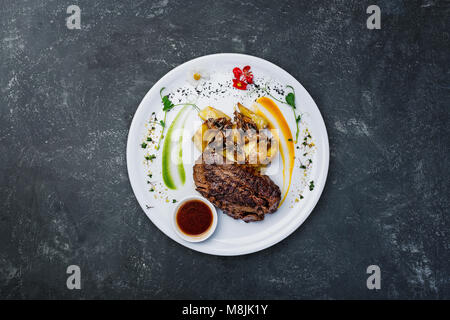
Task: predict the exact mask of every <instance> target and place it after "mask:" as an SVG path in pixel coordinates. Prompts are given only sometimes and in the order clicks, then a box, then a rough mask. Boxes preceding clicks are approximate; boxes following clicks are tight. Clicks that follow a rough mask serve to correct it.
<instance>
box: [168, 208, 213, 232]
mask: <svg viewBox="0 0 450 320" xmlns="http://www.w3.org/2000/svg"><path fill="white" fill-rule="evenodd" d="M176 221H177V225H178V227H179V228H180V230H181V231H182V232H183V233H185V234H188V235H191V236H197V235H200V234H202V233H204V232H205V231H207V230H208V229H209V228H210V227H211V225H212V222H213V214H212V211H211V209H210V208H209V206H208V205H207V204H206V203H204V202H203V201H200V200H189V201H187V202H185V203H183V204H182V205H181V206H180V208H178V211H177V215H176Z"/></svg>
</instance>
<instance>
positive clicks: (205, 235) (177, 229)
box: [172, 196, 217, 242]
mask: <svg viewBox="0 0 450 320" xmlns="http://www.w3.org/2000/svg"><path fill="white" fill-rule="evenodd" d="M191 200H199V201H201V202H203V203H204V204H206V205H207V206H208V207H209V208H210V209H211V212H212V216H213V217H212V223H211V226H210V227H209V229H208V230H206V231H205V232H203V233H201V234H199V235H189V234H186V233H184V232H183V231H181V229H180V227H179V226H178V223H177V212H178V209H180V207H181V206H182V205H183V204H184V203H186V202H188V201H191ZM172 227H173V229H174V230H175V233H176V234H177V235H178V236H179V237H180V238H181V239H183V240H186V241H189V242H200V241H205V240H206V239H208V238H209V237H210V236H211V235H212V234H213V233H214V231H215V230H216V227H217V211H216V208H215V207H214V205H213V204H212V203H211V202H209V201H208V200H207V199H205V198H203V197H200V196H189V197H186V198H184V199H183V200H181V201H180V202H178V205H177V206H176V207H175V210H174V211H173V214H172Z"/></svg>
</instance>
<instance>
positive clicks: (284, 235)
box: [126, 53, 330, 256]
mask: <svg viewBox="0 0 450 320" xmlns="http://www.w3.org/2000/svg"><path fill="white" fill-rule="evenodd" d="M215 57H218V58H220V57H231V58H233V57H235V58H237V59H239V58H244V59H253V60H259V61H260V62H262V63H265V64H269V65H270V66H271V67H273V68H275V69H278V70H279V71H282V72H285V73H286V74H287V75H288V76H289V77H291V78H292V79H293V80H294V81H295V82H296V84H298V85H299V86H300V87H301V88H303V90H305V92H306V93H307V94H308V95H309V97H310V98H311V100H312V101H313V103H314V105H315V106H316V109H317V112H318V115H319V117H320V120H321V121H320V122H321V125H322V127H323V128H322V129H323V135H322V139H323V141H322V142H323V147H324V150H323V152H324V154H323V157H324V159H323V160H324V166H323V168H321V169H320V170H321V171H322V172H324V174H322V175H320V176H319V178H320V181H318V182H319V183H316V186H317V185H318V186H319V188H318V189H316V190H315V191H316V192H315V193H316V195H315V197H314V199H312V200H313V201H312V202H311V204H310V206H309V208H308V209H307V211H305V214H303V215H302V218H301V219H299V220H298V221H296V223H293V224H290V225H289V228H287V229H285V231H284V232H283V233H279V234H278V236H275V238H273V237H270V238H269V241H264V242H263V244H262V245H253V246H246V247H244V248H243V250H242V249H241V250H239V249H238V250H235V251H232V252H230V251H225V252H223V251H219V250H214V249H211V248H210V247H208V248H204V247H202V246H195V244H194V245H192V244H191V243H186V242H183V241H182V239H178V238H177V236H176V235H175V237H172V236H171V235H169V234H167V233H166V232H165V231H164V230H163V229H162V228H161V227H160V226H159V225H158V224H157V223H156V222H155V221H154V219H152V218H151V217H150V215H149V214H147V212H146V211H145V209H144V207H145V206H144V204H143V203H141V200H140V199H139V198H138V196H137V194H138V192H137V191H136V189H137V185H135V184H133V181H132V179H131V177H132V174H131V164H130V163H131V158H132V156H131V155H132V151H131V149H132V146H134V143H133V141H131V140H132V139H133V137H132V131H133V128H135V127H136V126H137V124H136V123H137V122H138V119H137V115H139V114H140V113H142V112H143V109H144V107H145V106H144V101H146V100H147V99H148V97H149V96H150V95H151V94H153V92H154V91H155V90H158V89H157V88H158V85H160V86H161V83H163V82H164V80H165V79H166V78H169V77H170V76H171V75H172V74H173V73H175V72H177V70H178V69H181V68H182V66H184V65H186V64H193V63H195V61H198V60H202V59H211V58H215ZM126 161H127V173H128V180H129V182H130V185H131V189H132V190H133V193H134V197H135V198H136V200H137V202H138V203H139V206H140V207H141V209H142V211H143V212H144V214H145V215H146V216H147V218H148V219H149V220H150V221H151V222H152V223H153V224H154V225H155V227H156V228H157V229H159V231H160V232H162V233H163V234H164V235H165V236H167V237H169V238H170V239H172V240H174V241H176V242H177V243H179V244H180V245H182V246H184V247H186V248H189V249H191V250H194V251H197V252H202V253H205V254H209V255H217V256H240V255H246V254H250V253H255V252H258V251H261V250H264V249H267V248H269V247H271V246H273V245H275V244H277V243H279V242H281V241H282V240H284V239H286V238H287V237H289V236H290V235H291V234H292V233H293V232H294V231H295V230H297V229H298V228H299V227H300V226H301V225H302V224H303V223H304V222H305V220H306V219H307V218H308V217H309V216H310V214H311V212H312V211H313V210H314V208H315V207H316V205H317V203H318V202H319V200H320V198H321V196H322V193H323V190H324V188H325V183H326V181H327V177H328V170H329V164H330V147H329V138H328V132H327V128H326V125H325V121H324V119H323V116H322V113H321V112H320V109H319V107H318V106H317V104H316V102H315V101H314V99H313V98H312V96H311V94H310V93H309V92H308V90H306V88H305V87H303V85H302V84H301V83H300V82H299V81H298V80H297V79H296V78H295V77H294V76H292V75H291V74H290V73H289V72H287V71H286V70H284V69H283V68H281V67H279V66H277V65H276V64H274V63H272V62H270V61H268V60H266V59H263V58H260V57H256V56H253V55H248V54H243V53H214V54H208V55H204V56H200V57H196V58H194V59H191V60H188V61H185V62H183V63H181V64H179V65H178V66H176V67H174V68H172V69H171V70H170V71H169V72H167V73H166V74H164V75H163V76H162V77H161V78H159V80H158V81H156V82H155V83H154V84H153V86H152V87H151V88H150V89H149V90H148V91H147V93H146V94H145V95H144V97H143V98H142V100H141V102H140V103H139V105H138V107H137V109H136V110H135V112H134V115H133V119H132V121H131V124H130V126H129V129H128V137H127V147H126ZM235 249H236V248H235Z"/></svg>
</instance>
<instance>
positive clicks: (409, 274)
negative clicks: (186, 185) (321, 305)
mask: <svg viewBox="0 0 450 320" xmlns="http://www.w3.org/2000/svg"><path fill="white" fill-rule="evenodd" d="M373 3H376V4H378V5H379V6H380V7H381V14H382V28H381V30H368V29H367V28H366V19H367V17H368V15H367V14H366V8H367V6H368V5H369V4H373ZM70 4H78V5H79V6H80V8H81V10H82V12H81V18H82V21H81V25H82V29H81V30H68V29H67V28H66V25H65V18H66V17H67V16H68V15H67V14H66V8H67V7H68V6H69V5H70ZM0 6H1V7H0V61H1V64H0V91H1V94H0V107H1V109H0V112H1V116H0V164H1V168H0V221H1V223H0V297H1V298H195V299H196V298H201V299H203V298H224V299H226V298H254V299H257V298H274V299H282V298H287V299H299V298H331V299H341V298H368V299H372V298H406V299H413V298H431V299H434V298H437V299H443V298H447V299H448V298H450V283H449V276H450V274H449V273H450V272H449V271H450V266H449V261H450V254H449V226H450V223H449V193H450V190H449V161H450V159H449V154H450V153H449V145H450V138H449V134H450V130H449V106H450V105H449V103H450V98H449V97H450V81H449V78H450V72H449V62H450V59H449V52H450V50H449V49H450V45H449V41H450V40H449V38H450V37H449V33H450V32H449V30H450V23H449V15H450V7H449V4H448V1H438V0H436V1H432V0H424V1H400V0H397V1H387V0H378V1H370V2H369V1H359V0H349V1H339V0H336V1H314V2H311V1H264V2H262V1H261V2H256V1H242V0H241V1H228V0H227V1H215V2H209V1H208V2H205V1H184V0H183V1H182V0H161V1H155V2H150V1H148V2H147V1H106V0H105V1H90V0H89V1H88V0H82V1H56V0H55V1H31V0H30V1H6V0H0ZM216 52H242V53H248V54H251V55H256V56H260V57H262V58H265V59H267V60H269V61H272V62H274V63H276V64H278V65H279V66H281V67H282V68H284V69H285V70H287V71H288V72H290V73H291V74H292V75H293V76H294V77H296V78H297V79H298V80H299V81H300V82H301V83H302V84H303V85H304V86H305V87H306V88H307V89H308V90H309V92H310V93H311V95H312V96H313V98H314V99H315V101H316V103H317V104H318V106H319V108H320V110H321V112H322V114H323V116H324V119H325V122H326V125H327V128H328V132H329V136H330V147H331V160H330V171H329V177H328V182H327V185H326V187H325V190H324V193H323V196H322V198H321V200H320V201H319V204H318V205H317V207H316V209H315V210H314V212H313V213H312V215H311V216H310V217H309V218H308V219H307V221H306V222H305V223H304V225H303V226H302V227H301V228H300V229H298V230H297V231H296V232H295V233H294V234H292V235H291V236H290V237H289V238H287V239H286V240H284V241H282V242H281V243H279V244H277V245H275V246H273V247H271V248H269V249H267V250H264V251H262V252H258V253H255V254H251V255H247V256H241V257H214V256H209V255H204V254H201V253H197V252H194V251H191V250H189V249H186V248H184V247H182V246H180V245H178V244H177V243H175V242H174V241H172V240H170V239H169V238H167V237H166V236H165V235H164V234H162V233H161V232H160V231H159V230H158V229H157V228H156V227H155V226H154V225H153V224H152V223H151V222H150V221H149V219H148V218H147V217H146V216H145V214H144V212H142V210H141V209H140V207H139V206H138V203H137V201H136V200H135V197H134V195H133V192H132V190H131V187H130V184H129V181H128V177H127V170H126V159H125V146H126V138H127V133H128V128H129V126H130V122H131V119H132V116H133V114H134V112H135V110H136V108H137V106H138V104H139V102H140V101H141V99H142V98H143V96H144V95H145V93H146V92H147V91H148V90H149V89H150V88H151V87H152V85H153V84H154V83H155V82H156V81H157V80H158V79H159V78H160V77H161V76H163V75H164V74H165V73H166V72H168V71H169V70H170V69H172V68H173V67H175V66H177V65H179V64H181V63H183V62H185V61H187V60H189V59H191V58H194V57H198V56H202V55H205V54H210V53H216ZM70 264H76V265H79V266H80V267H81V270H82V286H83V288H82V290H79V291H77V290H74V291H70V290H68V289H67V288H66V277H67V275H66V273H65V271H66V268H67V266H68V265H70ZM371 264H377V265H379V266H380V267H381V272H382V283H381V285H382V289H381V290H379V291H376V292H375V291H369V290H368V289H367V288H366V278H367V274H366V268H367V266H368V265H371Z"/></svg>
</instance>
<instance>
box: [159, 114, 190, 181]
mask: <svg viewBox="0 0 450 320" xmlns="http://www.w3.org/2000/svg"><path fill="white" fill-rule="evenodd" d="M187 110H188V106H185V107H184V108H183V109H181V110H180V112H178V114H177V116H176V117H175V119H174V120H173V122H172V124H171V125H170V128H169V130H168V131H167V134H166V136H165V139H164V145H163V153H162V176H163V181H164V183H165V185H166V186H167V187H168V188H169V189H177V185H176V184H175V182H174V173H175V172H174V170H173V169H174V167H176V168H177V173H178V177H179V179H180V181H181V185H184V183H185V182H186V172H185V171H184V166H183V159H182V158H183V148H182V144H183V134H182V132H183V129H184V126H185V124H186V119H187V117H183V115H184V114H185V113H186V111H187ZM183 118H184V120H183V122H181V120H182V119H183ZM180 124H181V126H180ZM178 127H179V128H180V130H179V133H178V136H177V137H175V138H174V141H175V140H176V143H172V134H173V132H174V129H175V128H178ZM172 153H176V154H177V157H176V161H175V163H172V161H171V154H172Z"/></svg>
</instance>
